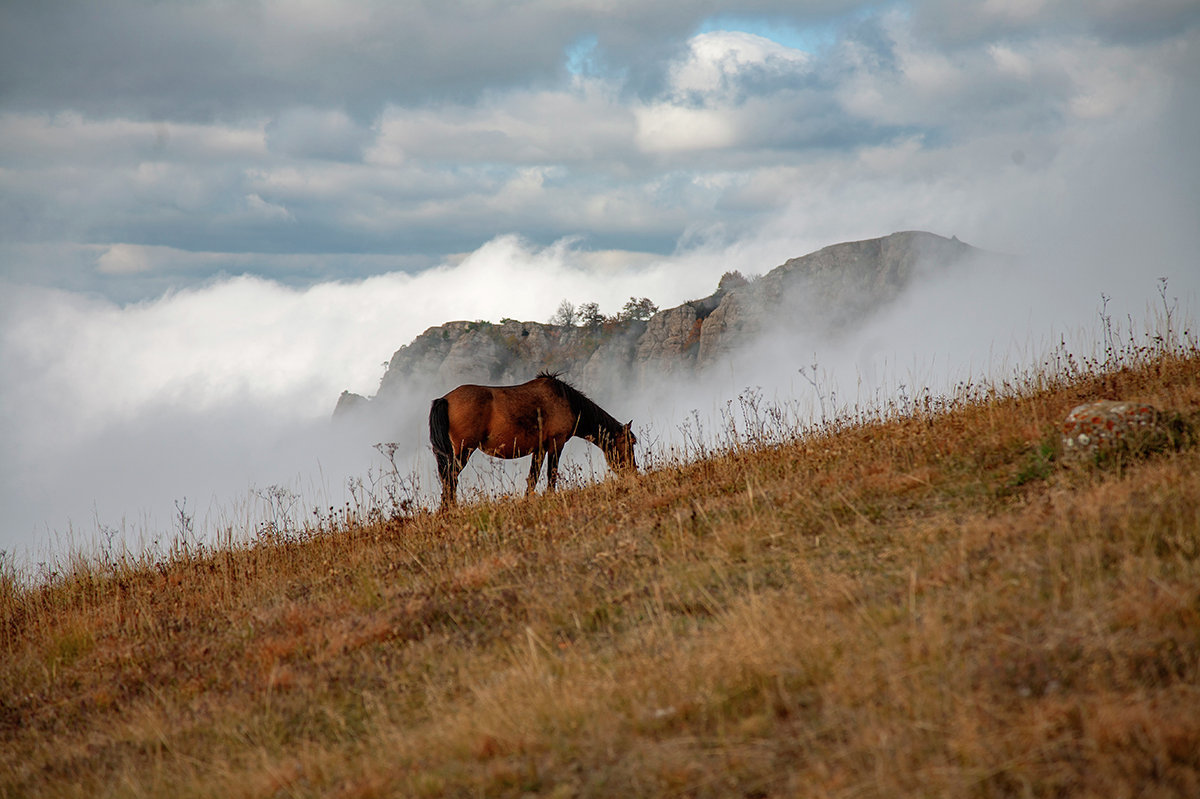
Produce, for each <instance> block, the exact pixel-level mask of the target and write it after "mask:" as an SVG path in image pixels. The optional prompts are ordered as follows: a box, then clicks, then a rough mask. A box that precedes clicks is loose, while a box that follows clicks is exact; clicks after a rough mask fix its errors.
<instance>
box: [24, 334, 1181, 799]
mask: <svg viewBox="0 0 1200 799" xmlns="http://www.w3.org/2000/svg"><path fill="white" fill-rule="evenodd" d="M1099 397H1127V398H1132V399H1137V400H1140V401H1146V402H1151V403H1153V404H1156V405H1158V406H1160V407H1164V408H1170V409H1174V410H1175V411H1177V412H1178V413H1179V414H1180V416H1179V419H1178V421H1179V428H1178V429H1180V430H1184V431H1186V430H1189V429H1192V427H1193V426H1194V425H1195V423H1196V420H1197V418H1198V417H1197V412H1198V409H1200V357H1198V356H1197V354H1196V352H1195V351H1194V350H1188V351H1182V352H1168V353H1162V354H1159V355H1157V356H1156V357H1146V358H1141V359H1137V360H1136V362H1134V363H1131V364H1128V365H1126V366H1125V367H1123V368H1119V369H1111V370H1096V369H1082V370H1075V371H1074V372H1072V373H1070V374H1069V375H1068V377H1067V378H1066V379H1056V380H1050V379H1042V378H1035V379H1030V380H1026V381H1024V382H1023V383H1022V384H1021V385H1020V386H1017V387H1008V388H1005V389H1001V390H970V389H968V390H965V391H964V393H963V396H961V397H960V398H958V400H957V401H955V402H952V403H947V404H943V405H941V406H940V407H936V408H934V407H931V406H929V405H923V406H922V405H920V404H915V405H913V406H911V407H909V408H907V409H905V412H904V413H899V414H883V415H882V418H879V417H877V418H873V419H870V418H863V419H859V420H857V421H854V422H853V423H851V422H847V421H845V420H843V421H842V422H838V423H831V424H830V425H828V426H827V427H826V428H825V429H823V430H820V431H815V432H809V433H806V434H804V435H800V436H798V437H796V438H795V439H794V440H792V441H789V442H787V443H784V444H780V445H776V446H769V447H762V446H755V444H756V442H753V441H751V442H748V444H749V445H747V446H734V447H730V448H728V449H726V450H725V451H724V452H722V453H720V454H717V455H715V456H713V457H710V458H709V459H707V460H704V461H701V462H696V463H691V464H682V465H672V466H667V467H664V468H661V469H658V470H656V471H653V472H651V473H649V474H644V475H640V476H636V477H632V478H626V479H610V480H607V481H605V482H603V483H600V484H597V485H592V486H588V487H585V488H582V489H578V490H572V491H569V492H562V493H560V494H558V495H555V496H550V497H536V498H533V499H531V500H525V499H516V498H512V499H503V500H498V501H489V502H484V503H479V504H475V505H470V506H465V507H462V508H460V509H458V510H456V511H454V512H453V513H451V514H448V515H446V516H431V515H428V514H423V515H417V516H415V517H413V518H408V519H403V520H394V521H390V522H380V523H377V524H373V525H362V524H349V525H340V526H337V527H336V529H324V530H321V531H314V532H311V533H309V534H306V535H303V536H293V537H291V538H287V537H283V538H280V539H279V540H275V541H272V542H260V543H256V544H245V545H239V544H234V543H230V544H228V545H227V546H223V547H221V548H219V549H217V550H216V551H212V550H208V551H200V552H195V551H193V552H189V553H184V552H180V551H177V552H176V553H175V554H173V555H172V556H170V557H166V558H158V559H154V558H151V557H149V556H147V557H143V558H141V559H124V560H120V561H118V562H109V563H107V564H100V563H88V562H83V561H78V560H77V561H76V562H74V563H72V564H69V565H68V566H67V567H65V568H64V569H63V571H64V572H65V573H64V574H62V575H59V576H57V577H55V578H54V579H52V580H46V581H42V582H40V583H39V584H37V585H32V586H30V585H25V584H22V583H21V582H20V581H18V580H16V579H15V578H14V577H13V575H11V574H10V575H8V576H6V577H5V578H4V579H2V580H0V657H2V662H3V666H2V670H0V753H2V755H3V756H2V757H0V795H4V796H81V797H82V796H86V797H94V796H163V795H169V796H171V797H172V798H173V799H182V797H188V796H214V795H220V796H234V797H238V796H244V797H268V796H313V795H323V796H324V795H329V796H342V797H373V796H427V797H435V796H524V795H545V796H558V797H568V796H748V797H767V796H793V795H802V796H815V797H822V796H831V797H833V796H838V797H848V796H881V797H883V796H898V795H920V796H979V797H990V796H1061V795H1072V796H1104V797H1113V796H1197V795H1200V450H1198V449H1197V448H1195V447H1192V446H1190V439H1189V438H1188V437H1187V436H1183V437H1181V438H1179V439H1177V441H1176V443H1178V444H1180V445H1181V446H1180V448H1179V449H1178V450H1167V451H1163V452H1157V453H1150V454H1148V455H1144V456H1143V455H1136V454H1130V455H1125V456H1117V457H1115V458H1111V459H1109V461H1108V462H1106V463H1101V464H1094V463H1093V464H1081V465H1075V466H1070V467H1068V466H1065V465H1062V464H1059V463H1058V462H1057V461H1056V460H1055V452H1054V442H1055V428H1056V424H1057V422H1058V421H1059V420H1061V419H1062V418H1063V417H1064V416H1065V414H1066V413H1067V411H1068V410H1069V409H1070V407H1072V406H1073V405H1074V404H1076V403H1077V402H1080V401H1083V400H1086V399H1093V398H1099Z"/></svg>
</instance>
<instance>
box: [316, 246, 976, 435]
mask: <svg viewBox="0 0 1200 799" xmlns="http://www.w3.org/2000/svg"><path fill="white" fill-rule="evenodd" d="M981 255H983V253H982V251H980V250H977V249H975V248H973V247H971V246H969V245H967V244H964V243H962V242H960V241H958V239H957V238H954V239H947V238H943V237H941V236H937V235H934V234H932V233H923V232H918V231H909V232H903V233H894V234H892V235H890V236H885V237H883V238H879V239H870V240H867V241H857V242H848V243H844V244H835V245H832V246H830V247H826V248H824V249H822V250H819V251H817V252H815V253H812V254H810V255H805V256H803V257H801V258H793V259H791V260H789V261H787V262H786V263H784V264H782V265H780V266H778V267H776V268H775V269H772V270H771V271H770V272H768V273H767V274H765V275H762V276H761V277H758V278H755V279H753V280H743V279H740V278H739V277H738V276H737V275H727V277H726V279H723V280H722V282H721V284H720V286H718V288H717V291H716V292H714V293H713V294H711V295H710V296H708V297H704V298H703V299H698V300H692V301H689V302H685V303H683V304H682V305H679V306H677V307H675V308H669V309H666V310H662V311H659V312H658V313H656V314H654V315H653V316H652V317H651V318H650V319H649V320H648V321H639V320H628V321H621V322H617V321H609V322H605V323H602V324H596V325H591V326H585V327H577V326H563V325H552V324H544V323H540V322H517V321H512V320H506V321H504V322H502V323H499V324H493V323H490V322H448V323H446V324H444V325H440V326H438V327H431V328H429V329H428V330H426V331H425V332H424V333H422V334H421V335H419V336H417V338H416V339H414V340H413V341H412V343H410V344H408V345H406V346H404V347H401V348H400V349H399V350H397V351H396V353H395V354H394V355H393V356H392V358H391V361H390V362H389V364H388V368H387V371H386V373H385V374H384V376H383V379H382V381H381V383H380V386H379V392H378V394H377V395H376V398H380V399H384V398H388V397H396V398H399V397H400V396H402V395H404V394H407V393H410V392H413V391H416V390H417V389H418V388H420V390H421V391H423V392H424V393H425V394H428V395H429V396H436V395H437V394H438V393H440V391H444V390H448V389H450V388H453V387H454V386H456V385H459V384H460V383H483V384H492V385H505V384H512V383H520V382H524V381H525V380H528V379H530V378H531V377H532V376H533V375H534V374H536V373H537V372H538V371H540V370H543V369H549V370H552V371H563V372H566V373H568V374H569V375H570V379H571V381H572V382H573V383H575V384H576V385H578V386H580V387H581V388H583V389H584V390H585V391H588V392H595V394H596V395H597V396H611V395H612V394H614V393H616V391H617V390H619V388H620V387H628V386H631V385H633V386H636V385H645V384H646V383H647V382H648V381H649V378H651V377H654V378H661V377H663V376H664V375H666V376H671V375H683V374H696V373H698V372H702V371H703V370H705V369H707V368H710V367H712V366H714V365H715V364H718V363H719V362H721V361H722V359H724V358H727V357H730V355H731V354H732V353H734V352H735V351H737V350H738V349H740V348H742V347H746V346H752V345H753V342H754V340H755V338H756V337H758V336H760V335H762V334H764V333H765V332H767V331H778V330H784V331H788V330H790V331H808V332H813V331H821V332H823V333H824V334H836V332H837V331H838V330H839V329H843V328H845V327H846V326H850V325H854V324H855V323H857V322H860V321H861V320H863V319H864V318H865V317H866V316H867V315H868V314H871V313H873V312H875V311H877V310H878V309H880V308H881V307H883V306H885V305H887V304H888V303H889V302H891V301H893V300H895V299H896V298H897V297H898V296H899V295H900V293H901V292H902V291H904V290H905V289H906V288H908V287H909V286H911V285H912V284H913V283H914V281H916V280H917V279H919V278H920V276H922V275H925V274H934V273H937V272H939V271H944V270H946V269H951V268H954V267H955V266H956V265H960V264H964V263H966V262H967V261H969V260H971V259H974V258H977V257H979V256H981ZM430 392H433V393H430ZM366 404H367V401H366V400H365V399H364V398H363V397H359V396H357V395H354V394H350V393H343V395H342V397H341V398H340V399H339V401H338V405H337V410H336V411H335V415H338V414H341V413H343V412H349V411H350V410H352V409H354V408H359V407H363V406H364V405H366Z"/></svg>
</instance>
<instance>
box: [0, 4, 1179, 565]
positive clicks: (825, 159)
mask: <svg viewBox="0 0 1200 799" xmlns="http://www.w3.org/2000/svg"><path fill="white" fill-rule="evenodd" d="M1198 48H1200V5H1198V4H1197V3H1195V2H1194V1H1193V0H1062V1H1061V2H1053V0H986V1H985V2H972V3H962V2H956V1H955V2H952V1H951V0H928V1H926V2H885V3H858V2H839V1H838V0H818V1H816V2H797V1H796V0H789V2H771V0H762V1H761V2H738V3H725V2H717V1H716V0H712V1H711V2H697V3H680V2H677V1H676V0H672V2H658V1H657V0H636V2H628V3H624V2H609V1H608V0H606V1H605V2H600V1H599V0H575V1H574V2H569V1H568V2H562V1H560V0H556V1H555V2H548V1H546V0H531V1H530V2H522V3H486V2H471V3H454V2H444V0H438V2H427V3H418V2H405V3H392V2H376V3H371V2H361V3H352V2H332V1H330V2H322V1H321V0H310V1H308V2H296V3H285V2H204V1H203V0H202V1H201V2H189V3H157V2H121V1H120V0H100V1H99V2H54V0H42V1H41V2H36V3H5V4H3V5H2V6H0V295H2V296H0V314H2V316H0V370H2V371H3V375H2V377H3V384H2V387H0V409H2V410H3V416H4V418H3V420H0V436H2V437H3V438H4V439H6V440H5V441H3V442H0V448H2V449H3V450H4V453H3V455H0V458H3V463H2V464H0V466H2V467H3V468H2V469H0V478H4V481H5V483H6V485H7V486H8V487H7V488H5V489H4V494H3V495H0V499H3V500H4V501H5V503H6V504H8V503H10V502H11V503H18V504H19V503H20V502H23V501H24V500H22V499H21V497H26V496H34V495H38V496H41V495H45V496H46V497H50V499H45V500H44V501H42V504H39V505H37V507H33V506H32V505H30V506H29V507H30V508H31V509H29V510H28V512H26V513H24V514H19V513H18V514H15V515H17V516H19V520H18V522H17V523H16V532H13V533H11V534H10V536H9V538H8V540H9V541H10V542H11V541H14V540H21V541H25V540H27V539H26V538H25V536H26V535H27V533H28V531H29V530H31V529H34V528H35V527H37V526H38V525H40V527H39V528H38V529H41V530H43V531H46V530H52V531H61V529H62V527H63V526H64V525H65V524H66V521H65V520H68V519H69V520H70V524H71V526H72V527H75V528H86V527H88V526H89V525H94V524H95V523H96V521H97V520H99V521H100V522H101V523H102V524H112V523H113V522H108V521H105V520H104V519H106V518H111V517H113V516H119V515H120V514H124V513H129V514H134V515H136V513H137V512H138V511H139V510H140V509H139V508H128V509H122V508H121V507H120V506H119V503H116V501H115V500H114V503H116V504H114V505H113V507H112V508H107V507H106V506H105V504H104V503H105V500H104V499H103V498H100V499H97V498H96V497H95V496H92V494H95V493H97V492H99V493H104V494H106V495H108V496H110V497H111V496H112V495H113V493H114V492H115V489H113V488H112V487H111V486H109V485H108V484H107V483H106V484H104V485H101V484H100V483H94V484H87V479H86V478H87V476H88V475H95V474H96V473H97V472H98V471H104V470H105V468H106V467H104V466H103V465H101V464H103V463H104V457H105V456H104V454H103V453H104V452H109V453H110V457H115V454H114V453H116V452H120V451H122V445H121V444H120V441H122V440H129V441H131V442H132V441H136V442H140V443H139V444H138V446H144V448H145V451H146V452H147V453H155V454H154V455H153V457H152V458H150V459H151V460H154V459H157V460H158V461H159V462H162V461H167V460H170V458H168V457H166V456H165V455H164V453H163V450H162V446H163V445H162V443H161V442H162V440H163V438H164V436H165V435H166V434H165V433H164V432H163V431H166V430H179V429H181V428H182V427H183V426H192V427H195V426H196V425H200V426H201V427H203V425H204V424H208V425H211V424H214V422H213V420H214V419H218V418H219V419H223V420H225V421H224V422H223V424H225V423H228V425H227V426H228V427H229V429H236V428H237V427H238V424H240V423H244V424H246V426H247V427H248V428H249V429H253V430H256V431H259V432H262V431H263V430H264V427H265V426H264V425H263V424H258V423H254V422H247V421H246V420H247V419H254V418H257V417H255V416H254V413H259V414H265V415H267V416H270V417H271V418H275V419H278V418H288V419H295V420H312V419H317V418H320V417H323V416H324V415H325V414H327V412H328V409H329V408H331V407H332V403H333V401H334V400H335V399H336V396H337V393H338V392H339V391H340V390H341V389H342V388H350V389H353V390H356V391H360V392H362V393H368V394H369V393H373V391H374V389H375V387H376V386H377V383H378V379H379V376H380V374H381V366H380V364H381V362H382V361H384V360H386V359H387V358H388V357H389V356H390V354H391V353H392V351H393V350H395V349H396V348H397V347H399V346H401V345H403V344H405V343H407V342H408V341H409V340H411V338H412V337H413V336H414V335H415V334H416V333H419V332H420V331H421V330H422V329H424V328H425V327H427V326H429V325H433V324H438V323H440V322H442V321H446V320H449V319H461V318H466V319H475V318H487V319H499V318H500V317H502V316H514V317H521V318H528V319H546V318H547V317H549V316H550V314H551V313H553V311H554V309H555V307H556V305H557V303H558V301H559V300H561V299H563V298H564V297H565V298H569V299H572V300H573V301H575V302H583V301H588V300H595V301H598V302H600V304H601V308H602V310H604V311H606V312H608V313H612V312H615V311H616V310H618V308H619V307H620V304H621V302H622V301H623V300H624V299H626V298H628V297H629V296H630V295H633V294H636V295H639V296H642V295H645V296H650V297H651V298H652V299H653V300H655V301H656V302H658V303H659V304H660V305H662V306H664V307H665V306H668V305H673V304H676V303H678V302H680V301H682V300H685V299H688V298H689V297H694V296H700V295H703V294H707V293H709V292H710V291H711V290H712V288H713V287H714V286H715V283H716V280H717V278H718V277H719V276H720V274H721V273H722V272H723V271H725V270H727V269H740V270H741V271H743V272H746V273H761V272H765V271H767V270H769V269H770V268H772V267H773V266H776V265H778V264H779V263H782V262H783V261H784V260H786V259H787V258H790V257H794V256H798V255H803V254H805V253H807V252H810V251H812V250H815V249H817V248H819V247H822V246H825V245H828V244H832V243H835V242H838V241H846V240H853V239H862V238H869V237H875V236H881V235H886V234H887V233H891V232H893V231H896V230H905V229H924V230H930V231H933V232H935V233H940V234H942V235H946V236H949V235H957V236H958V237H959V238H961V239H963V240H964V241H967V242H969V243H971V244H974V245H976V246H980V247H984V248H988V249H992V250H997V251H1003V252H1009V253H1016V254H1020V255H1023V256H1027V257H1029V258H1030V259H1031V260H1032V261H1033V262H1035V263H1037V264H1038V265H1039V266H1038V268H1037V269H1036V270H1035V275H1036V277H1037V278H1038V279H1040V280H1042V281H1043V283H1041V284H1040V285H1037V284H1029V283H1026V284H1024V285H1022V286H1017V287H1012V288H1013V294H1014V296H1020V292H1021V291H1026V292H1029V293H1034V294H1036V293H1042V294H1044V293H1046V292H1063V293H1064V295H1065V296H1064V298H1063V300H1062V302H1061V304H1060V305H1059V306H1055V305H1044V306H1039V310H1038V314H1039V315H1046V314H1047V313H1048V314H1049V315H1050V316H1052V317H1057V316H1058V311H1057V310H1054V309H1055V308H1059V309H1060V310H1061V312H1062V316H1061V318H1051V319H1039V320H1038V321H1040V322H1053V323H1057V324H1059V325H1070V324H1074V323H1078V322H1080V321H1081V320H1084V319H1086V318H1087V317H1088V315H1091V316H1092V317H1094V316H1095V308H1096V304H1097V301H1098V298H1099V297H1100V295H1101V294H1102V293H1103V294H1105V295H1106V296H1113V297H1115V298H1116V302H1117V303H1125V304H1126V305H1127V306H1128V307H1129V308H1130V309H1132V311H1131V312H1133V313H1140V312H1141V311H1142V310H1144V307H1145V302H1146V301H1147V298H1149V299H1151V300H1152V299H1153V295H1154V292H1155V291H1156V288H1157V286H1158V283H1157V278H1160V277H1167V278H1168V279H1169V281H1170V285H1171V287H1172V291H1173V292H1174V293H1175V294H1179V295H1181V296H1182V297H1183V298H1184V301H1185V302H1190V301H1191V299H1190V298H1191V297H1192V296H1193V295H1194V292H1195V289H1196V285H1197V282H1200V280H1198V278H1197V273H1198V272H1200V265H1198V262H1197V257H1196V247H1197V244H1200V241H1198V239H1200V233H1198V230H1200V155H1198V152H1200V148H1197V146H1196V142H1197V141H1200V79H1198V76H1200V49H1198ZM1031 279H1032V278H1031ZM965 296H967V297H969V292H968V294H967V295H965ZM980 299H981V298H979V297H972V298H970V300H969V301H979V300H980ZM982 299H984V300H986V299H987V298H982ZM1114 307H1116V306H1114ZM1121 308H1122V309H1123V308H1124V306H1121ZM1046 309H1051V310H1049V311H1047V310H1046ZM1030 313H1031V311H1030V309H1029V308H1017V309H1015V311H1014V314H1013V318H1014V319H1018V320H1020V321H1021V323H1022V324H1026V323H1027V322H1028V320H1029V319H1030ZM991 334H992V332H991V331H989V332H988V335H991ZM247 409H253V410H252V411H251V410H247ZM147 419H158V420H160V423H161V426H160V427H153V425H151V424H150V423H149V422H145V423H143V422H144V420H147ZM235 420H236V421H235ZM151 428H153V429H154V431H155V432H154V434H153V436H152V437H149V438H147V436H150V434H149V433H146V432H145V431H146V430H149V429H151ZM206 429H207V428H206ZM139 431H141V432H140V433H139ZM197 435H198V441H197V442H192V444H194V445H195V446H199V443H198V442H199V441H211V440H213V439H214V436H212V435H208V434H197ZM279 435H280V436H285V433H283V432H280V433H279ZM217 438H219V436H217ZM242 438H245V436H242ZM183 440H184V439H182V438H181V439H180V441H183ZM156 442H157V443H156ZM258 445H259V446H260V448H269V447H270V446H271V445H269V444H268V443H264V442H259V444H258ZM130 446H131V447H132V449H130V451H133V449H136V448H137V447H134V446H133V445H132V444H131V445H130ZM179 446H182V444H180V445H179ZM223 451H224V450H223ZM180 452H181V453H182V450H181V451H180ZM226 454H228V453H226ZM147 457H149V456H147ZM181 457H186V455H182V454H181ZM234 460H237V459H236V458H235V459H234ZM68 463H69V464H70V469H69V470H68V469H67V466H66V464H68ZM163 468H164V467H162V466H158V467H155V469H156V471H157V472H162V471H163ZM64 470H66V471H64ZM107 471H108V472H109V473H110V475H111V474H115V475H116V477H111V479H110V482H111V483H113V484H118V485H119V484H130V483H145V482H147V481H146V480H145V479H143V478H142V476H141V473H140V472H137V471H136V469H135V468H134V467H133V465H131V464H130V463H128V461H127V459H124V458H122V459H119V467H115V468H114V467H109V468H108V469H107ZM68 472H69V475H68ZM205 474H206V473H205V472H204V471H203V470H199V471H198V472H197V476H194V477H189V478H188V479H190V480H192V482H190V483H188V482H186V481H185V480H184V478H183V477H180V480H179V481H178V482H177V483H169V482H168V483H167V484H165V485H163V486H161V488H160V489H159V490H160V491H161V492H162V493H163V494H170V493H172V492H175V494H176V497H178V496H179V495H181V494H182V493H183V492H186V491H188V490H190V492H191V495H192V496H195V495H196V493H204V492H209V491H211V490H215V489H211V488H210V487H209V486H208V481H207V480H206V478H205V476H204V475H205ZM122 476H123V477H122ZM245 479H246V478H245V476H244V475H242V474H241V473H238V475H237V477H236V480H243V481H244V480H245ZM251 479H253V480H259V481H260V482H261V481H264V480H269V479H271V478H266V477H252V478H251ZM77 483H78V484H79V485H82V486H84V487H83V488H80V489H79V491H75V490H74V489H72V490H71V491H66V490H65V489H64V486H68V485H70V486H75V485H76V484H77ZM56 484H57V486H58V487H57V488H56V487H55V485H56ZM85 484H86V485H85ZM89 485H90V486H91V487H90V488H89V487H88V486H89ZM14 486H15V487H14ZM181 486H190V489H189V488H181ZM56 492H57V493H59V494H64V495H65V494H71V496H72V497H73V498H74V499H73V500H72V501H73V502H74V503H75V506H76V507H78V506H81V505H82V506H83V507H85V508H90V509H91V510H90V513H89V512H85V513H84V515H85V516H88V518H80V513H79V511H78V510H72V511H70V512H69V513H68V512H67V511H65V510H60V509H59V508H58V506H56V505H55V504H54V502H55V500H54V499H53V496H54V495H55V494H56ZM89 500H90V504H89ZM129 501H131V502H134V503H136V502H140V500H139V499H136V498H134V499H131V500H129ZM63 504H64V507H65V506H66V505H67V504H69V503H66V502H65V500H64V503H63ZM4 546H5V539H4V538H3V537H0V548H3V547H4Z"/></svg>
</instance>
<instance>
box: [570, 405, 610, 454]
mask: <svg viewBox="0 0 1200 799" xmlns="http://www.w3.org/2000/svg"><path fill="white" fill-rule="evenodd" d="M584 402H585V403H587V405H582V404H581V405H580V407H579V423H578V425H577V427H576V432H575V435H577V436H580V437H581V438H589V439H591V440H593V441H595V442H596V443H597V444H598V443H600V441H601V440H602V438H608V439H612V438H614V437H615V436H616V435H617V432H618V428H620V426H621V425H620V423H619V422H618V421H617V420H616V419H614V418H612V417H611V416H609V415H608V414H607V413H606V412H605V411H604V409H603V408H601V407H600V406H599V405H597V404H596V403H594V402H592V401H591V400H584Z"/></svg>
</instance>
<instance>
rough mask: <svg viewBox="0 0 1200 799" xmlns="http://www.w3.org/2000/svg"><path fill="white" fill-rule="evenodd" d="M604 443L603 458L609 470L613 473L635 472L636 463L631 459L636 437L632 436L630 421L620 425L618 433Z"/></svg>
mask: <svg viewBox="0 0 1200 799" xmlns="http://www.w3.org/2000/svg"><path fill="white" fill-rule="evenodd" d="M605 443H606V444H607V446H605V447H604V448H603V449H604V457H605V459H606V460H607V461H608V466H609V468H611V469H612V470H613V471H614V472H626V471H634V472H636V471H637V461H636V460H635V459H634V457H633V448H634V446H635V445H636V444H637V436H635V435H634V434H633V421H632V420H631V421H630V422H628V423H627V424H623V425H621V429H620V431H619V432H618V433H617V434H616V435H614V436H613V437H612V438H610V439H609V440H608V441H607V442H605Z"/></svg>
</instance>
